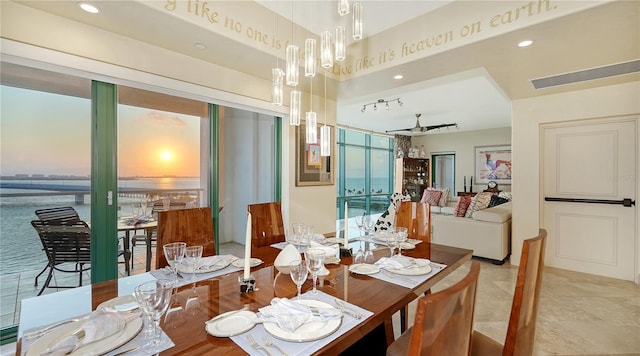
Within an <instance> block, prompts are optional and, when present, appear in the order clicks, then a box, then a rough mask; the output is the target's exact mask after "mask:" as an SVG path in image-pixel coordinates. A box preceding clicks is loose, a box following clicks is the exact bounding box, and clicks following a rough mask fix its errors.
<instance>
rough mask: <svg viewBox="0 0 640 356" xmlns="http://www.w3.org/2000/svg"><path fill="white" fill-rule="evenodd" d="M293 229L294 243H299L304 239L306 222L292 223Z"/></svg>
mask: <svg viewBox="0 0 640 356" xmlns="http://www.w3.org/2000/svg"><path fill="white" fill-rule="evenodd" d="M291 230H292V231H293V236H292V239H291V240H292V241H293V243H299V242H300V240H301V239H302V234H303V233H304V224H300V223H296V224H293V225H291Z"/></svg>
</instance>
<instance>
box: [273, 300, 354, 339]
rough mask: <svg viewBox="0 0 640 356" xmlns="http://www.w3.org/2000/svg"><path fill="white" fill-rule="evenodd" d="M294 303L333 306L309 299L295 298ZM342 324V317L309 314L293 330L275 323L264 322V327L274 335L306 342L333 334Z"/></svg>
mask: <svg viewBox="0 0 640 356" xmlns="http://www.w3.org/2000/svg"><path fill="white" fill-rule="evenodd" d="M296 303H301V304H306V305H308V306H310V307H316V308H333V307H332V306H331V305H329V304H327V303H324V302H320V301H317V300H311V299H301V300H296ZM340 324H342V318H335V319H329V320H322V318H321V317H320V316H316V315H313V316H311V317H310V318H309V319H308V320H307V321H306V322H305V323H304V324H302V325H301V326H300V327H299V328H297V329H296V330H295V331H293V332H291V331H286V330H283V329H281V328H280V327H279V326H278V324H277V323H264V324H263V326H264V329H265V330H266V331H267V332H268V333H269V334H271V335H273V336H274V337H276V338H278V339H281V340H285V341H293V342H307V341H314V340H319V339H322V338H324V337H327V336H329V335H331V334H333V333H334V332H335V331H336V330H338V328H340Z"/></svg>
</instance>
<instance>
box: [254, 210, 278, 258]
mask: <svg viewBox="0 0 640 356" xmlns="http://www.w3.org/2000/svg"><path fill="white" fill-rule="evenodd" d="M248 210H249V212H250V213H251V253H252V255H255V253H254V252H257V251H258V250H259V249H260V248H262V247H268V246H270V245H272V244H274V243H278V242H283V241H285V228H284V223H283V221H282V208H281V204H280V202H269V203H259V204H250V205H249V206H248Z"/></svg>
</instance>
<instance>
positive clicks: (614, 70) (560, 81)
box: [531, 60, 640, 89]
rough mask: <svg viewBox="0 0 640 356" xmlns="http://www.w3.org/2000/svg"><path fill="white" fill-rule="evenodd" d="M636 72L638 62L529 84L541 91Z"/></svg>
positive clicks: (563, 75) (536, 80) (554, 77)
mask: <svg viewBox="0 0 640 356" xmlns="http://www.w3.org/2000/svg"><path fill="white" fill-rule="evenodd" d="M637 72H640V60H636V61H631V62H625V63H619V64H613V65H610V66H605V67H598V68H593V69H587V70H581V71H579V72H573V73H567V74H561V75H555V76H553V77H546V78H539V79H533V80H532V81H531V83H533V86H534V87H535V88H536V89H543V88H549V87H555V86H558V85H565V84H573V83H578V82H584V81H587V80H595V79H602V78H608V77H614V76H617V75H624V74H631V73H637Z"/></svg>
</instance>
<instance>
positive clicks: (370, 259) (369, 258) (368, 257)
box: [364, 242, 374, 264]
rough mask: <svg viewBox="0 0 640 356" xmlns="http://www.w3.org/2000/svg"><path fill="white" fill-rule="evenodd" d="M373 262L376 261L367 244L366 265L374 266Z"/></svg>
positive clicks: (365, 250)
mask: <svg viewBox="0 0 640 356" xmlns="http://www.w3.org/2000/svg"><path fill="white" fill-rule="evenodd" d="M373 260H374V257H373V251H371V248H370V246H369V243H368V242H367V245H366V247H365V249H364V263H366V264H373Z"/></svg>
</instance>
